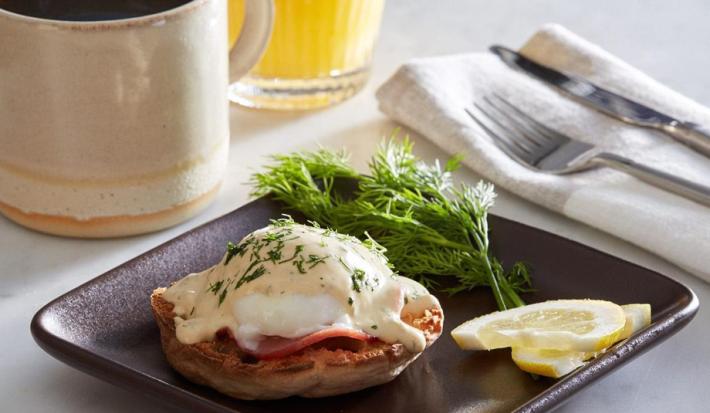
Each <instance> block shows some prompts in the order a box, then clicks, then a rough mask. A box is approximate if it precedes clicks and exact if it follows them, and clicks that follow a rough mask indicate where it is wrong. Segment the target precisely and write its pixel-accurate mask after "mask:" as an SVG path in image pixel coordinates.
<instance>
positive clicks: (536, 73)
mask: <svg viewBox="0 0 710 413" xmlns="http://www.w3.org/2000/svg"><path fill="white" fill-rule="evenodd" d="M490 50H491V52H493V53H494V54H496V55H497V56H498V57H500V58H501V60H503V62H505V63H506V64H507V65H508V66H510V67H512V68H513V69H517V70H520V71H522V72H525V73H527V74H529V75H531V76H532V77H534V78H536V79H539V80H541V81H543V82H545V83H547V84H549V85H552V86H555V87H557V88H558V89H560V90H562V91H563V92H565V93H566V94H567V95H569V96H571V97H572V98H574V99H575V100H576V101H578V102H581V103H583V104H584V105H586V106H589V107H591V108H593V109H596V110H598V111H599V112H602V113H604V114H606V115H609V116H611V117H613V118H616V119H619V120H621V121H623V122H626V123H629V124H631V125H636V126H641V127H644V128H650V129H657V130H660V131H663V132H664V133H666V134H667V135H668V136H670V137H672V138H673V139H675V140H677V141H678V142H680V143H682V144H684V145H687V146H689V147H691V148H693V149H694V150H695V151H697V152H700V153H702V154H704V155H705V156H710V129H708V128H706V127H703V126H701V125H698V124H696V123H692V122H684V121H682V120H678V119H675V118H673V117H672V116H669V115H666V114H664V113H661V112H659V111H657V110H655V109H652V108H649V107H648V106H645V105H642V104H640V103H638V102H634V101H633V100H631V99H628V98H625V97H623V96H621V95H618V94H616V93H614V92H610V91H608V90H606V89H604V88H601V87H599V86H597V85H595V84H593V83H591V82H589V81H587V80H585V79H581V78H578V77H574V76H571V75H566V74H564V73H561V72H558V71H557V70H555V69H552V68H549V67H547V66H543V65H541V64H539V63H536V62H534V61H532V60H530V59H528V58H527V57H525V56H523V55H521V54H519V53H517V52H515V51H513V50H510V49H508V48H506V47H503V46H498V45H495V46H491V48H490Z"/></svg>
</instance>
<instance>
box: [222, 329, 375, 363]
mask: <svg viewBox="0 0 710 413" xmlns="http://www.w3.org/2000/svg"><path fill="white" fill-rule="evenodd" d="M220 333H223V334H224V333H227V334H229V336H231V337H232V338H234V337H233V336H232V334H231V331H229V332H225V331H220ZM218 335H219V334H218ZM339 337H344V338H349V339H354V340H358V341H371V340H376V338H375V337H373V336H371V335H369V334H367V333H364V332H362V331H360V330H353V329H351V328H346V327H336V326H333V327H327V328H324V329H323V330H319V331H316V332H314V333H311V334H308V335H307V336H303V337H299V338H284V337H276V336H267V337H265V338H264V339H263V340H261V341H260V342H259V347H257V349H256V350H246V349H242V350H244V351H245V352H246V353H248V354H250V355H252V356H254V357H256V358H258V359H259V360H273V359H278V358H281V357H286V356H289V355H291V354H293V353H296V352H298V351H301V350H303V349H304V348H306V347H308V346H312V345H314V344H317V343H320V342H321V341H323V340H327V339H330V338H339Z"/></svg>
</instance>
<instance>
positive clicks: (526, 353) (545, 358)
mask: <svg viewBox="0 0 710 413" xmlns="http://www.w3.org/2000/svg"><path fill="white" fill-rule="evenodd" d="M621 309H622V310H623V311H624V316H625V317H626V322H625V324H624V329H623V331H622V332H621V334H620V335H619V338H618V339H619V340H623V339H625V338H629V337H631V336H632V335H633V334H634V333H636V332H638V331H639V330H641V329H643V328H644V327H646V326H648V325H649V324H651V306H650V305H649V304H627V305H622V306H621ZM597 354H599V353H597V352H579V351H559V350H545V349H536V348H529V347H514V348H513V351H512V352H511V356H512V358H513V361H514V362H515V364H516V365H517V366H518V367H519V368H520V369H521V370H523V371H526V372H528V373H534V374H539V375H541V376H546V377H553V378H560V377H562V376H564V375H566V374H568V373H570V372H572V371H573V370H575V369H576V368H578V367H581V366H583V365H584V364H585V362H586V361H587V360H589V359H592V358H594V357H596V356H597Z"/></svg>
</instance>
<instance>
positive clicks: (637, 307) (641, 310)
mask: <svg viewBox="0 0 710 413" xmlns="http://www.w3.org/2000/svg"><path fill="white" fill-rule="evenodd" d="M621 309H622V310H624V315H625V316H626V324H625V325H624V330H623V331H622V332H621V335H620V336H619V340H623V339H625V338H629V337H631V336H632V335H634V334H635V333H636V332H638V331H640V330H641V329H643V328H644V327H647V326H648V325H649V324H651V305H650V304H626V305H622V306H621Z"/></svg>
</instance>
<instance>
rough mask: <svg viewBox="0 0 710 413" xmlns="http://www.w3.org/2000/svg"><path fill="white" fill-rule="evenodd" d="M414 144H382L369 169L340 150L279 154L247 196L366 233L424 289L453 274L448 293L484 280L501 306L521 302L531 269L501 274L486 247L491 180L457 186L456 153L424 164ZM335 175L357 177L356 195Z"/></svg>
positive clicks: (518, 266) (339, 228) (363, 236)
mask: <svg viewBox="0 0 710 413" xmlns="http://www.w3.org/2000/svg"><path fill="white" fill-rule="evenodd" d="M412 146H413V144H412V143H411V142H410V141H409V139H408V138H405V139H404V141H403V142H401V143H396V142H395V141H394V140H393V139H390V140H388V141H386V142H385V143H383V144H382V145H381V147H380V148H379V150H378V152H377V153H376V155H375V156H374V157H373V158H372V160H371V161H370V164H369V169H370V173H369V175H361V174H359V173H358V172H357V171H355V170H354V169H353V168H352V167H351V166H350V165H349V164H348V157H347V154H346V153H344V152H342V151H341V152H331V151H328V150H325V149H320V150H318V151H315V152H309V153H296V154H291V155H276V156H274V157H273V161H274V163H273V164H271V165H269V166H267V167H266V170H265V171H264V172H261V173H257V174H254V175H253V176H252V184H253V188H254V190H253V193H252V195H254V196H262V195H266V194H270V195H271V196H273V197H274V198H275V199H277V200H279V201H281V202H283V203H285V204H286V205H287V206H288V207H289V208H292V209H294V210H297V211H300V212H301V213H303V214H304V215H305V216H306V217H307V218H308V219H310V220H313V221H315V222H317V223H319V224H320V225H321V226H323V227H329V228H333V229H334V230H336V231H339V232H342V233H346V234H350V235H353V236H356V237H358V238H360V239H363V240H367V239H370V238H371V239H372V240H374V241H376V242H377V243H379V244H380V245H381V246H382V247H383V248H384V249H386V251H387V257H388V258H389V260H390V262H391V263H392V264H393V265H394V267H395V269H396V270H397V271H398V272H400V273H402V274H403V275H406V276H409V277H412V278H414V279H416V280H418V281H419V282H421V283H422V284H424V285H425V286H426V287H428V288H432V287H434V288H436V287H439V285H440V282H439V280H440V279H441V278H440V277H454V278H455V279H456V281H457V283H456V286H454V287H449V288H447V289H446V291H448V292H450V293H456V292H459V291H464V290H470V289H472V288H474V287H478V286H489V287H490V288H491V289H492V292H493V295H494V297H495V299H496V302H497V304H498V307H499V308H500V309H501V310H504V309H507V308H511V307H517V306H520V305H523V304H524V303H523V301H522V300H521V299H520V297H519V296H518V292H520V291H526V290H528V289H529V288H530V276H529V271H528V268H527V267H526V266H525V265H524V264H522V263H516V264H515V265H513V267H512V268H511V270H510V271H508V272H506V271H505V270H504V269H503V267H502V265H501V264H500V262H499V261H498V260H497V259H496V258H495V257H493V256H492V255H491V252H490V245H489V241H488V232H489V229H488V220H487V217H488V210H489V209H490V207H491V206H492V205H493V202H494V200H495V192H494V188H493V185H492V184H490V183H485V182H479V183H478V184H477V185H475V186H470V185H465V184H460V185H459V186H456V187H455V186H454V185H453V182H452V176H451V173H452V172H453V171H454V170H456V169H457V168H459V167H460V162H461V157H459V156H455V157H453V158H451V159H450V160H449V161H448V162H447V163H446V164H445V165H444V166H443V167H442V166H441V165H440V164H439V162H438V161H436V162H435V163H433V164H426V163H424V162H422V161H421V160H420V159H418V158H417V157H416V156H415V155H414V154H413V153H412ZM338 180H354V181H355V182H356V183H357V189H356V190H355V192H354V194H348V193H344V192H342V191H338V190H337V189H336V188H335V183H336V182H337V181H338Z"/></svg>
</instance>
